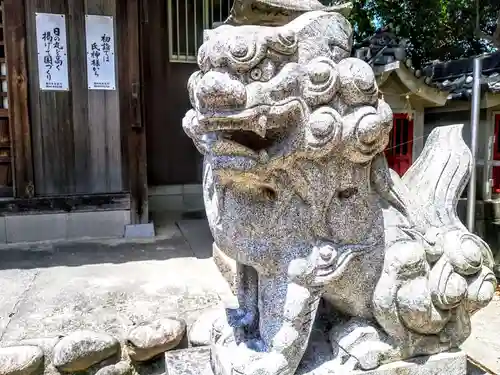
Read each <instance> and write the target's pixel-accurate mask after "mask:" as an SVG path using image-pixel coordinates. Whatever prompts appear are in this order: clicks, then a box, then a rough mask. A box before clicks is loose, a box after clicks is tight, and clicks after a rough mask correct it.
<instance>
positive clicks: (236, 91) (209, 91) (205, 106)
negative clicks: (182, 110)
mask: <svg viewBox="0 0 500 375" xmlns="http://www.w3.org/2000/svg"><path fill="white" fill-rule="evenodd" d="M195 95H196V99H197V101H198V107H199V108H198V109H199V110H201V111H218V110H219V111H220V110H230V109H237V108H242V107H245V104H246V101H247V95H246V90H245V86H244V85H243V83H241V82H240V81H238V80H236V79H234V78H233V77H231V75H229V74H228V73H224V72H217V71H211V72H208V73H206V74H205V75H204V76H203V77H202V78H201V80H200V81H199V82H198V85H197V87H196V93H195Z"/></svg>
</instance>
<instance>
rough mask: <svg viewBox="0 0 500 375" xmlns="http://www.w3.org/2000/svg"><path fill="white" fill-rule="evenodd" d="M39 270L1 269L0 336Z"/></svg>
mask: <svg viewBox="0 0 500 375" xmlns="http://www.w3.org/2000/svg"><path fill="white" fill-rule="evenodd" d="M36 274H37V270H19V269H12V270H2V271H0V338H1V335H2V332H3V331H4V329H5V327H6V326H7V324H8V323H9V321H10V319H11V318H10V315H11V314H12V312H13V311H14V310H15V308H16V305H17V304H18V302H19V301H20V300H21V299H22V298H23V296H24V294H25V292H26V290H28V289H29V287H30V286H31V284H32V283H33V280H34V279H35V277H36Z"/></svg>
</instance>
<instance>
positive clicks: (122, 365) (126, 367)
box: [95, 361, 132, 375]
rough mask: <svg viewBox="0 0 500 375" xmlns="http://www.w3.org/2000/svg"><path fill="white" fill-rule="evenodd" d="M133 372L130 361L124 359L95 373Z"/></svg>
mask: <svg viewBox="0 0 500 375" xmlns="http://www.w3.org/2000/svg"><path fill="white" fill-rule="evenodd" d="M131 373H132V367H131V366H130V364H129V363H128V362H125V361H122V362H118V363H117V364H115V365H110V366H106V367H103V368H101V369H100V370H99V371H97V372H96V374H95V375H129V374H131Z"/></svg>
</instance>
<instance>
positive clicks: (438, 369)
mask: <svg viewBox="0 0 500 375" xmlns="http://www.w3.org/2000/svg"><path fill="white" fill-rule="evenodd" d="M399 374H405V375H444V374H450V375H467V356H466V355H465V353H464V352H454V353H440V354H436V355H433V356H425V357H417V358H413V359H411V360H409V361H398V362H393V363H390V364H388V365H384V366H380V367H379V368H377V369H375V370H371V371H360V370H354V371H352V370H350V371H347V372H346V370H343V369H342V368H341V367H338V369H337V370H336V369H334V368H330V367H329V366H328V364H324V365H322V366H320V367H318V368H317V369H316V370H313V371H309V372H301V373H300V375H399Z"/></svg>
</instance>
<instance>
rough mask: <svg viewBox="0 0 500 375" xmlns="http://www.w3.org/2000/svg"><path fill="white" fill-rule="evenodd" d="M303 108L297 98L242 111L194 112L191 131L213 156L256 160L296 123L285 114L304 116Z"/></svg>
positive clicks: (279, 140)
mask: <svg viewBox="0 0 500 375" xmlns="http://www.w3.org/2000/svg"><path fill="white" fill-rule="evenodd" d="M303 108H304V106H303V104H302V102H301V101H300V100H298V99H296V98H294V99H292V100H290V99H288V100H286V101H283V102H280V103H277V104H274V105H259V106H255V107H253V108H247V109H244V110H241V111H227V112H220V113H200V112H197V113H196V114H194V113H193V116H192V120H191V126H190V127H191V132H190V133H191V134H192V135H194V137H196V138H198V142H200V143H201V144H203V146H204V147H205V148H206V149H208V150H209V151H210V152H211V153H212V154H213V155H216V156H243V157H250V158H252V159H257V158H260V157H262V155H263V153H264V154H266V155H267V151H269V150H270V149H271V148H272V147H273V146H274V145H276V144H279V143H280V142H281V141H282V140H283V139H285V138H286V137H287V135H288V134H289V133H290V131H291V130H292V129H290V123H293V122H290V121H286V117H287V116H289V115H290V114H293V113H296V114H298V115H303V114H304V113H303Z"/></svg>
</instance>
